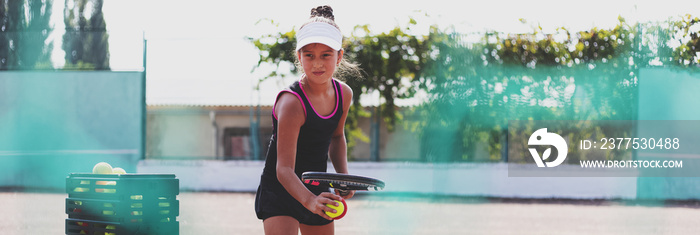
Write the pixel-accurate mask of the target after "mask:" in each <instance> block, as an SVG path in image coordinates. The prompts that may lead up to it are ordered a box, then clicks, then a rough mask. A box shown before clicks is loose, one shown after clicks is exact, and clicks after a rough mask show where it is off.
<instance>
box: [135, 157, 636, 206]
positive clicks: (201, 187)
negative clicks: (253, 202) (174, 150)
mask: <svg viewBox="0 0 700 235" xmlns="http://www.w3.org/2000/svg"><path fill="white" fill-rule="evenodd" d="M263 166H264V162H262V161H207V160H193V161H181V160H144V161H141V162H140V163H139V165H138V173H170V174H175V175H176V176H177V178H178V179H180V188H181V189H182V190H188V191H236V192H254V191H255V190H256V189H257V186H258V184H259V182H260V174H261V173H262V169H263ZM348 167H349V168H350V169H349V170H350V172H351V173H352V174H356V175H364V176H370V177H374V178H379V179H382V180H383V181H384V182H385V183H386V188H385V190H384V192H386V193H417V194H438V195H451V196H480V197H482V196H483V197H508V198H572V199H635V198H636V192H637V188H636V182H637V178H636V177H609V178H605V177H557V178H554V177H549V178H548V177H508V165H507V164H506V163H479V164H476V163H474V164H472V163H462V164H424V163H374V162H350V163H349V166H348ZM574 167H576V166H574ZM328 169H333V167H332V166H330V165H329V167H328ZM329 171H332V170H329Z"/></svg>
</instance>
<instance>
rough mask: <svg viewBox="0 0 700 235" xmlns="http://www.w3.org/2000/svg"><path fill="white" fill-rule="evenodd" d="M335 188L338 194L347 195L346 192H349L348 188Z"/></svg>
mask: <svg viewBox="0 0 700 235" xmlns="http://www.w3.org/2000/svg"><path fill="white" fill-rule="evenodd" d="M335 190H336V191H338V194H340V196H347V195H348V194H350V191H348V190H342V189H335Z"/></svg>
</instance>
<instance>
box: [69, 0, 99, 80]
mask: <svg viewBox="0 0 700 235" xmlns="http://www.w3.org/2000/svg"><path fill="white" fill-rule="evenodd" d="M103 4H104V0H66V2H65V10H64V14H63V17H64V18H63V21H64V23H65V25H66V33H65V34H64V35H63V46H62V48H63V50H64V51H65V52H66V56H65V59H66V66H65V68H67V69H95V70H109V69H110V67H109V34H108V33H107V24H106V22H105V20H104V15H103V14H102V6H103ZM86 14H87V16H86Z"/></svg>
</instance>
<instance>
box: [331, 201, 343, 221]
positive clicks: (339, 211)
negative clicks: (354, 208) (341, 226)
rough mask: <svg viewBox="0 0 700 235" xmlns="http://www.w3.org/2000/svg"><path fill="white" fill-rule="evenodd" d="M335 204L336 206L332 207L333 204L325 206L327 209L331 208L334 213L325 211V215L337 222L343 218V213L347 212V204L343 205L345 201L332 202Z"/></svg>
mask: <svg viewBox="0 0 700 235" xmlns="http://www.w3.org/2000/svg"><path fill="white" fill-rule="evenodd" d="M334 201H335V202H337V203H338V206H334V205H333V204H326V206H327V207H330V208H333V209H334V210H335V211H336V212H335V213H331V212H328V211H326V215H328V216H330V217H331V218H333V219H334V220H339V219H342V218H343V216H345V213H346V212H348V210H347V208H348V204H346V203H345V200H340V201H338V200H334Z"/></svg>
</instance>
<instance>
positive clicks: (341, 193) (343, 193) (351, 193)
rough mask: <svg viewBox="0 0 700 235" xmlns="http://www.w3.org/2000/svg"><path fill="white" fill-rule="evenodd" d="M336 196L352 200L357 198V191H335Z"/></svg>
mask: <svg viewBox="0 0 700 235" xmlns="http://www.w3.org/2000/svg"><path fill="white" fill-rule="evenodd" d="M335 194H336V195H338V196H340V197H342V198H343V199H350V198H352V196H355V190H339V189H336V190H335Z"/></svg>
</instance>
